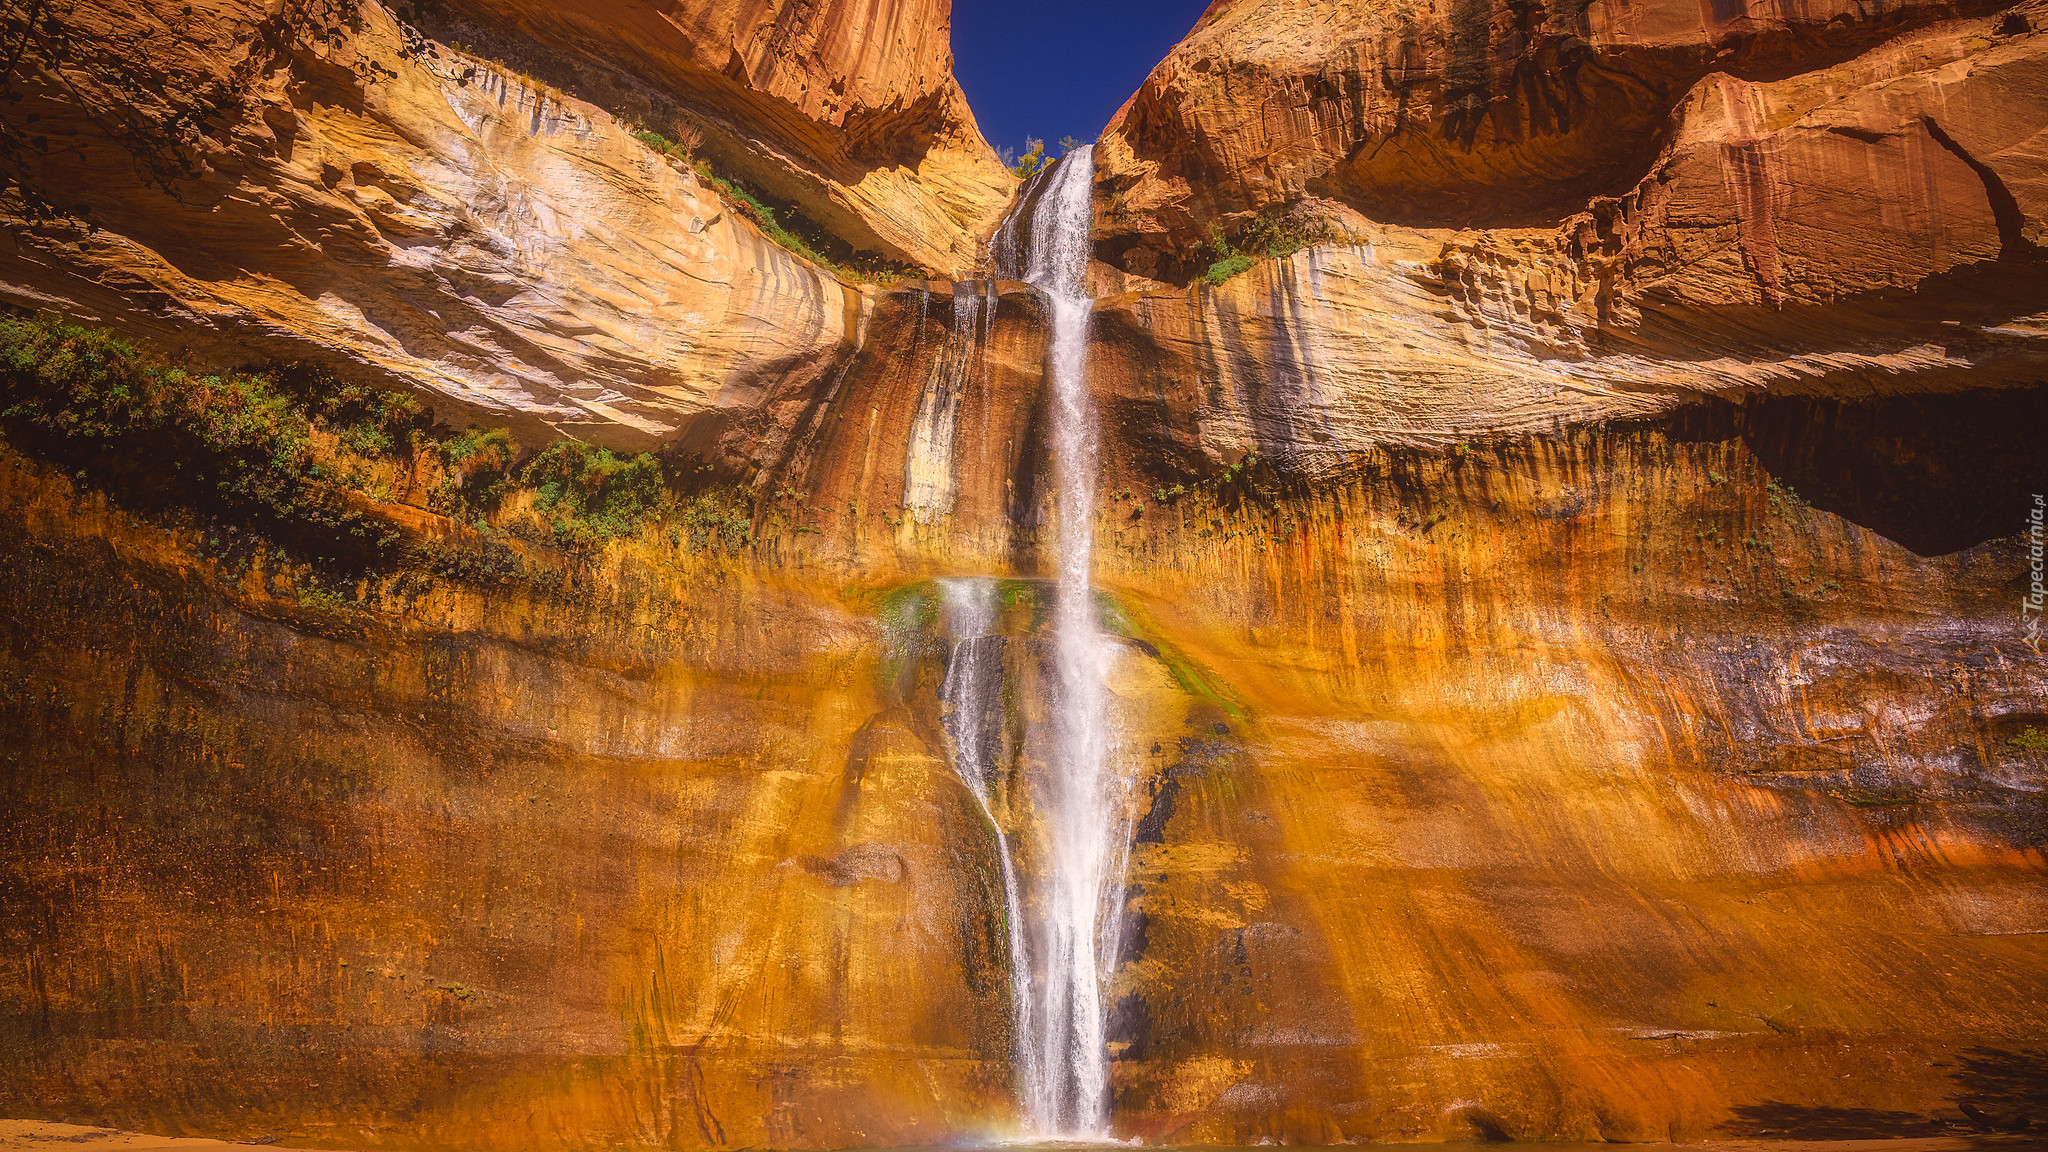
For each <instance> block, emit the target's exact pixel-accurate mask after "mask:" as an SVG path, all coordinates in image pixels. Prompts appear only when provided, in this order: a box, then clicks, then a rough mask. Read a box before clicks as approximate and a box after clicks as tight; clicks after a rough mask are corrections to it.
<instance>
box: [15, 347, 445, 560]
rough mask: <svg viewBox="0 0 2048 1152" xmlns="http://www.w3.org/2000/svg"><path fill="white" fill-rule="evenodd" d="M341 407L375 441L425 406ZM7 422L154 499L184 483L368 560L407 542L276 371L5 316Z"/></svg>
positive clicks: (211, 502) (357, 402)
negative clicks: (328, 450) (177, 355)
mask: <svg viewBox="0 0 2048 1152" xmlns="http://www.w3.org/2000/svg"><path fill="white" fill-rule="evenodd" d="M336 410H337V411H343V412H349V413H355V414H357V415H359V417H360V420H359V423H357V424H352V425H350V428H351V429H353V431H354V436H353V438H354V439H356V440H357V441H359V442H363V443H366V444H368V445H371V446H374V445H375V444H377V443H378V442H379V440H380V438H388V437H389V436H390V435H391V432H390V429H391V428H392V427H395V426H401V425H403V426H410V425H409V422H411V421H413V420H414V419H415V418H416V416H417V412H416V410H415V411H412V412H408V411H406V409H405V405H403V404H401V403H397V402H387V401H378V402H375V403H371V402H369V401H367V400H366V399H364V398H363V397H353V398H342V399H338V400H337V409H336ZM0 422H4V423H5V424H6V425H7V427H8V429H9V432H10V434H11V435H13V436H15V437H16V438H18V439H20V440H23V441H25V442H28V443H32V444H33V445H35V446H36V447H38V448H39V449H41V450H42V451H44V452H46V453H47V454H49V455H50V456H52V457H53V458H55V459H57V460H59V461H61V462H63V463H64V464H65V466H66V467H69V468H73V469H79V470H82V471H88V472H90V473H91V475H92V477H93V478H94V479H95V480H96V481H98V482H100V483H101V484H102V485H103V486H105V487H109V488H114V489H118V490H120V491H122V492H123V493H124V494H126V495H128V496H130V497H133V498H136V499H137V500H139V501H140V502H143V503H161V502H163V501H164V500H166V499H168V498H170V497H171V496H172V495H173V494H174V492H175V490H178V489H183V490H186V491H189V492H190V493H191V494H192V495H193V496H194V497H196V498H197V499H198V500H199V501H200V502H201V504H202V505H203V506H205V507H207V508H208V510H211V511H222V512H230V513H238V514H242V515H246V516H249V517H251V518H253V519H255V520H256V521H258V522H259V523H261V524H263V525H264V526H265V527H266V528H267V529H268V530H269V531H270V532H272V533H273V534H276V535H280V536H282V537H284V538H286V539H297V540H301V541H305V540H317V541H320V542H322V543H324V544H339V545H341V547H340V548H339V549H336V548H330V549H329V551H330V552H333V551H347V552H352V553H354V554H355V555H356V557H357V558H358V559H362V558H364V557H365V556H368V555H374V554H381V553H382V552H383V551H384V550H385V549H387V548H388V547H389V546H390V545H391V544H393V543H395V541H396V535H395V534H394V533H391V532H389V531H388V530H387V529H385V528H383V527H381V526H380V525H378V524H376V523H375V522H373V521H371V520H370V519H369V518H367V517H365V516H364V515H362V514H361V513H360V512H358V511H355V510H353V509H352V508H351V507H350V506H349V502H348V500H347V499H346V498H345V496H344V495H343V492H344V489H343V487H342V486H341V485H339V484H337V483H335V482H333V481H332V480H331V479H330V478H329V477H328V472H329V470H328V469H325V468H323V467H322V466H321V465H320V463H319V462H318V461H317V460H316V459H315V456H314V444H313V437H312V430H313V421H312V419H311V418H310V417H309V416H308V414H307V413H306V412H305V411H304V409H303V408H302V406H301V405H300V404H299V403H297V402H296V401H295V400H294V399H293V397H292V396H290V395H288V394H287V393H286V391H285V390H283V389H282V388H280V387H279V385H278V383H277V381H276V380H275V379H274V378H272V377H271V376H268V375H262V374H248V373H229V374H225V375H211V376H195V375H192V374H191V373H188V372H186V371H185V370H184V369H182V368H177V367H174V366H171V365H169V364H167V363H165V362H164V361H162V360H159V359H157V358H155V357H152V356H148V355H146V354H144V353H143V352H142V351H141V350H139V349H138V348H136V346H135V345H134V344H131V343H129V342H128V341H126V340H123V339H121V338H120V337H118V336H114V335H112V334H111V333H108V332H104V331H101V330H98V329H92V328H85V327H81V326H79V325H76V324H72V323H69V322H68V321H64V320H61V319H57V318H55V317H48V316H45V317H39V318H37V319H34V320H16V319H0ZM350 438H351V436H350V435H348V434H346V433H345V434H344V436H343V439H344V441H347V440H349V439H350Z"/></svg>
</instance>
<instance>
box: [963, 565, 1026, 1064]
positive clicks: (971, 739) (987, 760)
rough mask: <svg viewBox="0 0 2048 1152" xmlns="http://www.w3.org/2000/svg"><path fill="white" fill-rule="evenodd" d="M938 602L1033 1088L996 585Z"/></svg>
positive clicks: (1019, 1045)
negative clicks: (999, 775)
mask: <svg viewBox="0 0 2048 1152" xmlns="http://www.w3.org/2000/svg"><path fill="white" fill-rule="evenodd" d="M938 583H939V596H940V599H941V602H942V603H943V604H944V606H945V625H946V633H947V635H949V636H951V637H952V640H953V657H952V659H951V660H950V661H949V662H948V663H947V665H946V679H945V682H944V683H943V684H941V685H940V686H939V698H940V699H941V700H943V701H944V702H945V704H946V718H945V727H946V735H947V737H949V738H950V739H951V740H952V742H953V767H954V770H955V771H956V772H958V773H959V774H960V781H961V783H963V784H965V785H967V790H968V791H969V792H972V793H973V794H974V800H975V803H977V804H979V805H980V806H981V814H982V816H983V817H984V818H986V819H987V820H988V826H989V828H990V829H991V830H992V831H994V833H995V837H996V861H997V864H998V866H999V867H1000V868H1001V870H1002V874H1003V923H1004V926H1005V928H1006V931H1007V935H1008V937H1009V939H1008V941H1007V943H1008V944H1009V948H1010V995H1011V1000H1012V1007H1011V1035H1012V1038H1013V1051H1012V1058H1013V1059H1014V1060H1015V1061H1016V1063H1017V1067H1018V1069H1019V1073H1020V1076H1021V1078H1022V1079H1023V1080H1024V1081H1025V1082H1027V1083H1030V1082H1034V1081H1036V1080H1038V1079H1040V1078H1042V1076H1043V1072H1042V1070H1041V1069H1040V1068H1039V1067H1038V1064H1037V1061H1038V1048H1037V1046H1036V1045H1035V1044H1034V1043H1033V1041H1032V1037H1034V1036H1035V1035H1036V1034H1037V1029H1036V1027H1035V1026H1034V1022H1035V1019H1036V1017H1035V1015H1034V1013H1033V1007H1034V1005H1033V1003H1032V998H1031V996H1030V995H1029V990H1030V988H1031V952H1030V949H1029V948H1028V946H1027V945H1026V944H1025V940H1024V898H1023V888H1022V886H1021V885H1020V884H1019V883H1018V881H1017V866H1016V863H1015V853H1013V852H1012V851H1011V848H1010V837H1009V835H1008V834H1007V833H1005V832H1004V831H1003V826H1002V823H1001V822H1000V821H998V820H997V819H996V813H995V802H994V785H995V779H994V777H995V759H996V755H997V753H998V752H999V750H1000V749H1001V746H1002V734H1003V648H1004V644H1005V641H1004V639H1003V638H1002V637H1001V636H997V635H994V629H995V622H996V583H995V581H993V580H941V581H939V582H938Z"/></svg>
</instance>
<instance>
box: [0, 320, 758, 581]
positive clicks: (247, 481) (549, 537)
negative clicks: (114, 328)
mask: <svg viewBox="0 0 2048 1152" xmlns="http://www.w3.org/2000/svg"><path fill="white" fill-rule="evenodd" d="M0 433H4V435H5V437H6V440H7V441H8V442H9V443H10V444H11V445H12V446H13V447H14V448H15V449H17V450H19V451H23V452H26V453H28V454H30V455H32V456H36V457H39V458H41V459H43V460H46V461H48V462H50V463H51V464H53V465H55V466H57V467H59V468H61V469H63V470H64V471H65V472H66V473H67V474H69V475H70V476H71V477H72V478H73V479H74V480H75V481H76V482H78V483H80V484H81V485H86V486H90V487H93V488H96V489H99V490H101V491H104V492H106V493H107V494H108V495H109V496H111V497H112V498H113V499H114V500H115V501H116V502H118V503H119V504H121V505H122V506H123V507H125V508H128V509H129V510H131V511H134V512H137V513H140V514H142V515H143V516H145V517H147V518H149V519H152V520H154V521H157V522H161V523H165V524H170V525H182V526H185V527H196V528H198V529H199V530H200V532H201V536H202V539H203V540H204V541H206V542H207V544H208V554H209V555H212V556H213V557H214V558H215V559H217V560H221V561H223V562H225V563H228V564H229V566H230V567H231V568H232V567H234V566H235V565H237V564H240V565H246V564H247V563H249V562H250V559H251V557H252V556H253V555H255V554H256V553H257V552H259V551H261V552H264V553H265V554H266V555H267V556H268V562H272V563H279V564H297V563H304V564H307V565H310V566H311V567H312V569H314V570H315V571H316V572H317V573H320V574H324V575H322V576H321V577H320V579H324V580H325V581H326V582H327V583H328V584H329V585H332V587H321V586H320V585H319V583H318V582H316V583H314V584H312V585H310V586H308V585H305V584H301V585H300V587H299V589H298V592H297V593H296V599H297V601H298V603H299V605H300V606H301V607H304V608H308V609H319V610H334V609H338V608H339V607H340V606H342V604H343V601H344V599H346V598H345V597H342V595H341V593H340V592H338V591H335V590H334V589H335V588H343V589H346V588H352V587H354V585H355V583H356V582H357V580H358V579H359V578H360V577H361V576H362V575H364V574H367V573H370V572H377V571H382V572H398V571H402V570H414V571H419V572H422V573H425V574H429V575H431V576H435V577H445V578H451V579H459V580H465V581H469V582H481V583H501V582H504V581H507V580H516V579H522V578H537V573H538V570H536V569H534V568H533V567H532V565H531V563H530V562H531V560H532V559H533V557H531V556H529V555H528V554H527V553H525V552H522V551H521V550H520V549H519V548H517V547H514V546H513V545H512V544H511V543H510V541H521V542H524V543H525V544H529V545H541V546H546V547H549V548H553V549H556V550H557V552H556V555H557V556H558V557H560V558H563V559H567V560H570V561H572V562H573V561H575V560H576V559H577V558H580V557H588V556H593V555H595V554H596V553H597V552H599V551H601V550H602V549H603V548H604V547H605V546H606V545H608V544H609V543H610V542H612V541H614V540H630V539H636V538H637V539H643V540H648V541H649V542H652V543H655V544H662V543H665V544H667V545H668V546H671V547H674V548H677V549H683V550H687V551H689V552H693V553H697V552H704V551H707V550H712V551H728V550H731V549H735V548H741V547H745V546H747V545H748V544H750V543H751V542H752V527H753V522H752V509H753V504H754V500H753V492H752V490H751V489H748V488H745V487H744V486H739V487H734V486H724V487H721V486H716V485H711V484H698V485H696V486H695V487H694V490H691V485H690V484H689V483H688V482H689V481H691V480H692V479H697V478H699V477H697V476H695V475H693V474H690V473H689V472H688V470H686V469H681V468H678V467H677V466H676V464H675V462H673V461H671V462H669V463H666V464H665V463H664V462H663V461H662V460H660V459H657V458H656V457H654V456H652V455H648V454H645V453H642V454H639V455H633V456H622V455H619V454H617V453H614V452H612V451H610V450H609V449H605V448H601V447H597V446H595V445H591V444H585V443H582V442H580V441H574V440H559V441H555V442H553V443H551V444H549V445H547V446H546V447H545V448H543V449H541V450H540V451H538V452H532V451H522V449H521V447H520V446H519V444H518V443H517V442H516V441H515V440H514V439H513V437H512V435H511V433H510V432H509V431H507V430H505V429H502V428H500V429H469V430H466V431H460V432H458V431H456V430H455V429H452V428H450V427H448V426H447V425H445V424H441V423H438V422H436V421H435V419H434V416H433V413H432V412H431V411H429V410H427V409H426V408H424V407H423V406H422V405H421V404H420V402H419V400H418V398H417V397H415V396H414V395H412V394H410V393H407V392H396V391H382V390H378V389H374V388H366V387H363V386H361V385H356V384H346V383H341V382H338V381H335V380H333V379H331V378H328V377H325V376H321V375H318V374H315V373H310V372H306V371H304V370H300V369H280V370H277V371H270V372H229V373H220V374H210V375H208V374H197V373H192V372H188V371H186V370H185V369H183V368H180V367H178V366H176V365H173V364H170V363H168V362H166V361H164V360H162V359H160V358H158V357H155V356H152V355H150V354H149V353H147V352H144V351H143V350H141V349H140V348H138V347H137V346H136V345H134V344H133V343H131V342H129V341H127V340H124V339H122V338H120V337H119V336H116V335H113V334H111V333H108V332H105V331H101V330H99V329H94V328H87V327H83V326H80V325H77V324H73V323H70V322H68V321H65V320H61V319H57V318H54V317H49V316H44V317H38V318H36V319H16V318H9V317H0ZM672 471H674V472H679V473H683V475H681V476H673V475H672V474H671V473H672ZM698 472H699V473H701V469H699V470H698ZM406 506H411V507H413V508H418V509H422V510H425V511H430V512H434V513H439V514H441V515H444V516H447V517H449V518H450V519H452V520H453V521H455V522H456V523H457V524H458V525H460V526H462V528H464V529H466V530H467V532H466V533H464V534H462V535H460V536H458V537H456V538H455V539H454V540H453V541H452V542H447V541H443V542H438V543H436V542H432V541H423V540H421V539H419V538H417V535H416V534H415V533H411V532H409V530H408V528H407V526H408V525H412V524H416V523H417V522H418V520H417V514H416V513H414V514H407V513H405V512H404V511H403V509H404V508H405V507H406Z"/></svg>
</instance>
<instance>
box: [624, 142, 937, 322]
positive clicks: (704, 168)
mask: <svg viewBox="0 0 2048 1152" xmlns="http://www.w3.org/2000/svg"><path fill="white" fill-rule="evenodd" d="M633 139H635V140H638V141H640V142H641V143H642V144H645V145H647V146H648V147H649V148H652V149H654V150H655V151H656V152H659V153H661V154H662V155H663V156H666V157H669V158H670V159H673V160H677V161H680V162H682V163H685V164H688V165H689V166H690V170H691V171H692V172H694V173H696V176H697V180H698V182H699V183H701V184H703V185H705V186H706V187H709V188H710V189H712V190H713V191H714V192H717V193H718V195H719V196H720V197H722V198H723V199H724V200H725V202H726V203H728V204H730V205H732V206H733V208H734V209H736V210H737V211H738V212H739V213H740V215H742V216H745V217H747V218H748V219H749V220H752V221H753V222H754V224H755V226H756V227H758V228H760V229H761V234H762V235H763V236H766V237H767V238H768V239H769V240H770V241H771V242H773V243H775V244H778V245H780V246H781V247H783V248H786V249H788V250H789V251H791V252H794V253H796V254H797V255H798V256H801V257H803V258H804V259H806V260H808V261H810V262H811V263H813V264H816V265H818V266H819V267H822V268H828V269H830V270H831V271H832V272H833V273H835V274H837V275H839V276H841V277H844V278H846V279H849V280H857V281H874V282H879V283H888V282H891V281H894V280H901V279H903V278H904V277H905V276H907V275H908V274H910V273H911V272H912V271H914V269H910V268H907V267H905V266H903V265H900V264H896V263H894V262H892V261H889V260H885V259H883V258H882V257H880V256H877V255H874V254H872V253H862V252H854V253H853V254H852V258H851V259H847V260H835V259H833V258H832V257H831V256H828V255H826V254H825V252H824V251H823V249H824V248H825V247H828V246H831V245H830V244H829V243H828V241H827V240H826V238H825V236H824V235H823V234H822V233H821V234H820V235H819V236H817V237H815V238H806V237H804V236H802V235H800V234H798V233H797V232H796V231H795V230H793V229H792V228H791V226H790V223H789V222H787V221H784V220H783V219H782V218H781V217H780V215H779V214H778V212H777V210H776V209H775V208H774V207H773V206H771V205H769V204H768V203H766V202H765V201H763V200H762V199H761V198H760V196H758V195H756V194H755V193H754V192H753V190H752V189H749V188H748V187H747V186H746V185H744V184H742V183H740V182H739V181H737V180H734V179H731V178H728V177H725V176H720V175H719V174H718V173H717V172H716V171H714V170H713V169H712V167H711V162H710V161H708V160H704V159H702V158H697V157H695V156H694V148H695V146H694V145H692V144H687V143H686V144H677V143H676V142H674V141H672V140H670V139H669V138H668V137H666V136H663V135H662V134H661V133H659V132H655V131H652V130H651V129H645V128H643V129H640V130H639V131H636V132H634V133H633ZM814 230H815V229H814ZM842 246H845V247H850V245H842Z"/></svg>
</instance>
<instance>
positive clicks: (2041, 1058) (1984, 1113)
mask: <svg viewBox="0 0 2048 1152" xmlns="http://www.w3.org/2000/svg"><path fill="white" fill-rule="evenodd" d="M1956 1087H1957V1088H1959V1089H1961V1091H1960V1092H1958V1093H1957V1094H1956V1095H1955V1096H1954V1097H1953V1099H1954V1100H1955V1104H1956V1107H1957V1108H1960V1109H1961V1110H1962V1113H1963V1116H1964V1117H1965V1118H1966V1119H1967V1120H1968V1121H1969V1122H1970V1126H1971V1127H1972V1128H1975V1129H1977V1130H1979V1131H1984V1132H2029V1131H2035V1130H2039V1129H2048V1053H2044V1052H2006V1051H2003V1050H2001V1049H1997V1048H1972V1049H1970V1050H1969V1052H1967V1053H1965V1054H1964V1056H1963V1068H1962V1071H1960V1072H1957V1073H1956Z"/></svg>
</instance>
